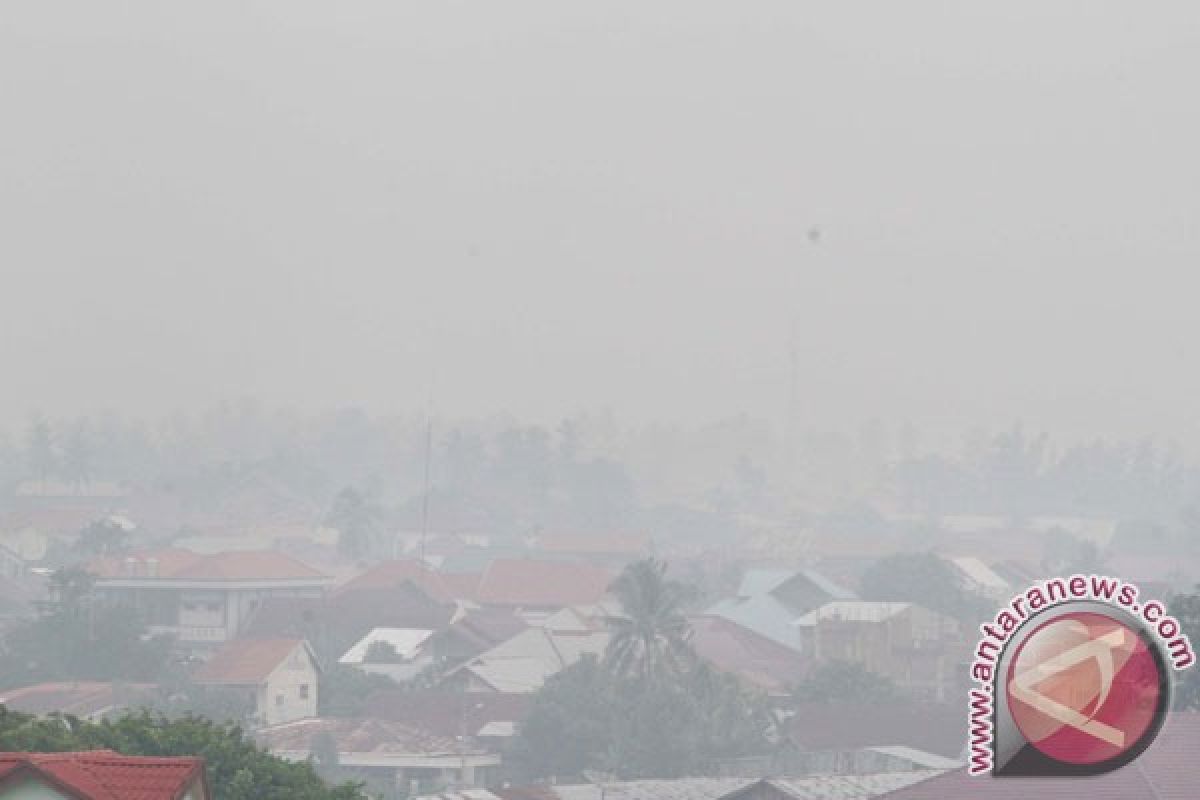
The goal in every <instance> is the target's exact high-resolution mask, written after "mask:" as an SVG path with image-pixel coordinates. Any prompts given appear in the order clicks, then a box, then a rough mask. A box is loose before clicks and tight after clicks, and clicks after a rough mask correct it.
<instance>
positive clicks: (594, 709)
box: [513, 561, 771, 779]
mask: <svg viewBox="0 0 1200 800" xmlns="http://www.w3.org/2000/svg"><path fill="white" fill-rule="evenodd" d="M664 573H665V570H664V568H663V565H662V564H660V563H657V562H654V561H642V562H638V563H636V564H633V565H630V566H629V567H628V568H627V569H626V571H625V572H624V573H623V574H622V575H621V576H620V577H619V578H618V579H617V581H616V582H615V583H614V584H613V591H614V593H615V594H616V595H617V596H618V597H619V598H620V600H621V602H622V607H623V608H624V609H626V614H625V615H624V617H622V618H620V619H618V620H614V626H615V632H614V635H613V638H612V641H611V643H610V645H609V648H608V652H607V653H606V656H605V658H603V659H598V658H595V657H585V658H583V659H582V660H580V661H578V662H576V663H575V664H574V665H572V666H571V667H569V668H568V669H565V670H563V671H562V672H560V673H559V674H557V675H555V676H553V677H551V678H550V679H549V680H548V681H547V682H546V684H545V686H544V687H543V688H542V689H541V690H540V691H539V692H538V693H537V694H536V695H535V697H534V701H533V706H532V708H531V711H530V713H529V716H528V717H527V718H526V720H525V722H524V723H523V724H522V726H521V728H520V731H519V736H518V738H517V741H516V742H515V744H514V747H513V758H514V760H515V762H516V764H515V768H516V770H517V771H518V772H519V773H520V774H521V775H522V777H524V778H527V779H538V778H548V777H552V776H553V777H557V778H560V779H566V778H575V777H579V776H581V775H583V774H584V773H585V772H589V771H596V772H601V773H605V774H611V775H616V776H618V777H620V778H624V779H632V778H651V777H653V778H670V777H677V776H681V775H703V774H711V773H712V772H713V771H714V770H716V769H717V768H718V766H719V762H720V761H721V760H723V759H732V758H739V757H742V756H747V755H757V754H761V753H763V752H764V751H765V749H766V748H767V746H768V745H767V737H768V734H769V732H770V728H771V720H770V717H769V715H768V714H767V712H766V704H765V702H764V700H763V698H761V697H759V696H758V695H755V694H754V693H752V692H750V691H748V690H746V689H745V688H743V687H742V686H741V685H740V684H739V683H738V681H737V680H736V679H735V678H733V677H731V676H729V675H724V674H721V673H718V672H716V671H715V670H713V669H711V668H710V667H708V666H707V665H705V664H704V663H702V662H701V661H700V660H699V659H698V658H697V657H696V656H695V654H694V653H693V652H692V651H691V649H690V647H688V645H687V624H686V621H685V619H684V617H683V614H682V611H683V609H682V607H681V604H682V602H683V601H684V600H685V598H687V597H688V596H689V594H690V592H689V591H688V590H687V589H686V588H685V587H684V586H681V585H680V584H678V583H677V582H675V581H672V580H669V579H667V578H666V577H665V574H664Z"/></svg>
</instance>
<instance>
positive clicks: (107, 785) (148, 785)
mask: <svg viewBox="0 0 1200 800" xmlns="http://www.w3.org/2000/svg"><path fill="white" fill-rule="evenodd" d="M21 773H26V774H31V775H34V776H36V777H38V778H40V779H42V780H43V781H45V782H46V783H49V784H51V785H52V786H54V787H55V788H57V789H59V790H61V791H63V792H66V793H69V794H70V796H72V797H78V798H80V800H178V798H180V797H182V796H183V794H184V792H185V791H187V790H188V789H189V788H191V787H192V786H193V785H195V783H196V782H197V781H199V782H201V784H202V785H204V791H203V793H202V794H201V795H200V797H201V798H207V797H208V787H207V784H206V783H205V778H204V759H201V758H192V757H178V758H157V757H150V756H123V755H121V754H120V753H115V752H113V751H112V750H91V751H87V752H83V753H0V782H3V781H5V780H6V779H8V778H9V777H10V776H11V777H15V776H17V775H19V774H21Z"/></svg>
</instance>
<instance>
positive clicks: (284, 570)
mask: <svg viewBox="0 0 1200 800" xmlns="http://www.w3.org/2000/svg"><path fill="white" fill-rule="evenodd" d="M130 559H132V560H130ZM154 561H157V564H154ZM88 571H89V572H91V573H92V574H94V575H96V576H97V577H99V578H102V579H106V578H107V579H122V578H137V579H155V578H158V579H163V580H174V581H213V582H226V583H228V582H244V581H285V580H308V579H312V580H320V579H323V578H326V577H328V576H326V575H325V574H324V573H322V572H320V571H319V570H316V569H313V568H312V567H310V566H308V565H307V564H304V563H302V562H300V561H297V560H296V559H294V558H292V557H291V556H289V555H286V554H284V553H279V552H276V551H274V550H244V551H232V552H225V553H213V554H211V555H202V554H200V553H193V552H192V551H190V550H181V549H178V548H174V549H167V550H156V551H151V552H143V553H133V554H131V555H129V556H122V557H110V558H100V559H96V560H95V561H92V562H91V563H89V564H88ZM151 573H153V574H151Z"/></svg>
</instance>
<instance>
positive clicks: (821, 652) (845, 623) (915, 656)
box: [794, 600, 961, 700]
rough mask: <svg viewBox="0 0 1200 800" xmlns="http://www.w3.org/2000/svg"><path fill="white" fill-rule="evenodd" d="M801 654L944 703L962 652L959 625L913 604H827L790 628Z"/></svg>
mask: <svg viewBox="0 0 1200 800" xmlns="http://www.w3.org/2000/svg"><path fill="white" fill-rule="evenodd" d="M794 624H795V626H796V627H797V629H798V630H799V632H800V640H801V645H802V647H803V652H804V653H805V655H806V656H807V657H809V658H812V659H814V660H816V661H846V662H850V663H854V664H859V665H861V666H862V667H863V668H864V669H867V670H869V671H870V672H874V673H876V674H878V675H883V676H884V677H887V678H890V679H891V680H892V681H893V682H894V683H895V684H896V685H897V686H900V687H902V688H904V689H907V690H909V691H911V692H913V693H915V694H918V695H924V696H926V697H928V698H929V699H932V700H944V699H945V697H946V694H947V692H948V691H950V690H951V687H952V686H953V685H954V679H955V676H956V675H957V672H956V670H957V668H958V667H959V666H960V664H959V658H960V656H961V653H960V652H959V651H960V649H961V648H959V647H958V646H957V645H958V644H959V643H960V641H961V633H960V630H959V624H958V622H957V621H956V620H955V619H953V618H952V617H948V616H946V615H945V614H939V613H938V612H936V611H931V610H929V609H927V608H924V607H922V606H918V605H916V604H915V603H891V602H868V601H862V600H851V601H839V602H833V603H826V604H825V605H823V606H821V607H820V608H816V609H814V610H812V611H810V612H809V613H807V614H805V615H803V616H802V617H800V618H799V619H797V620H796V622H795V623H794Z"/></svg>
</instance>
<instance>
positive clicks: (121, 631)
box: [0, 569, 171, 688]
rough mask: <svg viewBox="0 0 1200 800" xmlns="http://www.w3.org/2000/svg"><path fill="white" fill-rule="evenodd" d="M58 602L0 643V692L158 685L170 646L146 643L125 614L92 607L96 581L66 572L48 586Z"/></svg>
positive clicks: (162, 641)
mask: <svg viewBox="0 0 1200 800" xmlns="http://www.w3.org/2000/svg"><path fill="white" fill-rule="evenodd" d="M50 585H51V589H52V592H53V593H54V595H55V597H56V600H55V601H54V602H53V603H52V604H50V605H49V606H48V607H47V608H46V609H45V611H44V613H43V614H42V615H41V616H39V617H37V618H36V619H33V620H30V621H28V622H26V623H24V624H22V625H20V626H18V627H16V628H15V629H13V630H12V631H10V632H9V633H8V635H7V636H5V638H4V640H3V641H2V642H0V686H2V687H7V688H11V687H15V686H21V685H25V684H28V683H40V682H43V681H55V680H99V681H112V680H120V681H125V682H156V681H158V680H160V679H162V678H163V677H164V675H165V673H166V672H167V671H168V670H169V655H170V650H171V640H170V639H169V638H168V637H161V636H159V637H146V636H145V635H144V634H145V628H144V627H143V625H142V623H141V621H140V620H139V619H138V618H137V617H136V616H135V615H132V614H130V613H129V611H128V610H127V609H120V608H112V607H108V606H104V605H100V604H97V603H95V602H94V597H93V596H92V594H91V587H92V580H91V577H90V576H88V575H87V573H85V572H82V571H81V570H72V569H65V570H59V571H58V572H56V573H55V574H54V576H53V577H52V578H51V581H50Z"/></svg>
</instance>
